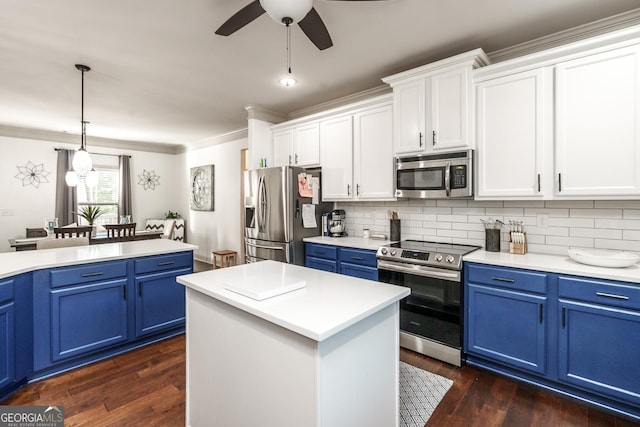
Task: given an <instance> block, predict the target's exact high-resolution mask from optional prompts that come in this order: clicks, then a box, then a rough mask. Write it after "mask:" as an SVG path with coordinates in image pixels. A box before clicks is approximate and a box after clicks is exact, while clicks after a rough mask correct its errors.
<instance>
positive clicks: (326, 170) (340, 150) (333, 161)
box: [320, 115, 354, 200]
mask: <svg viewBox="0 0 640 427" xmlns="http://www.w3.org/2000/svg"><path fill="white" fill-rule="evenodd" d="M320 147H321V148H320V149H321V156H320V160H321V164H322V199H323V200H349V199H352V198H353V195H354V189H353V124H352V116H351V115H348V116H342V117H337V118H334V119H329V120H325V121H322V122H320Z"/></svg>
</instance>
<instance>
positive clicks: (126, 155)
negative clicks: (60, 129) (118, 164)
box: [53, 148, 131, 158]
mask: <svg viewBox="0 0 640 427" xmlns="http://www.w3.org/2000/svg"><path fill="white" fill-rule="evenodd" d="M53 150H54V151H60V150H66V148H54V149H53ZM69 151H75V150H69ZM89 154H95V155H96V156H113V157H120V156H125V157H128V158H131V155H130V154H104V153H94V152H91V151H90V152H89Z"/></svg>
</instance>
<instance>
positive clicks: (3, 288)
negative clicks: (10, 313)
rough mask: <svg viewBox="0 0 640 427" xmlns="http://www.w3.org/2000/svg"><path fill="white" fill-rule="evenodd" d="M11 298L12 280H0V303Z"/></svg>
mask: <svg viewBox="0 0 640 427" xmlns="http://www.w3.org/2000/svg"><path fill="white" fill-rule="evenodd" d="M12 299H13V280H5V281H0V303H2V302H5V301H9V300H12Z"/></svg>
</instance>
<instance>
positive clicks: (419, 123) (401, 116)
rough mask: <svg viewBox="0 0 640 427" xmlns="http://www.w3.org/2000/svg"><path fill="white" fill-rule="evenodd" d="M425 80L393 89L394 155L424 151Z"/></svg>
mask: <svg viewBox="0 0 640 427" xmlns="http://www.w3.org/2000/svg"><path fill="white" fill-rule="evenodd" d="M425 95H426V94H425V80H424V79H419V80H416V81H412V82H409V83H403V84H400V85H398V86H394V88H393V111H394V124H393V145H394V152H395V153H410V152H416V151H422V150H424V149H425V117H426V116H425V114H426V113H425Z"/></svg>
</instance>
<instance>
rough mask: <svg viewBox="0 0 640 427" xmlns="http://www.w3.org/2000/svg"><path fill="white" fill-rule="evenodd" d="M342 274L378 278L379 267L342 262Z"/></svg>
mask: <svg viewBox="0 0 640 427" xmlns="http://www.w3.org/2000/svg"><path fill="white" fill-rule="evenodd" d="M340 274H344V275H346V276H352V277H359V278H361V279H369V280H374V281H377V280H378V267H367V266H364V265H357V264H349V263H345V262H341V263H340Z"/></svg>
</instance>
